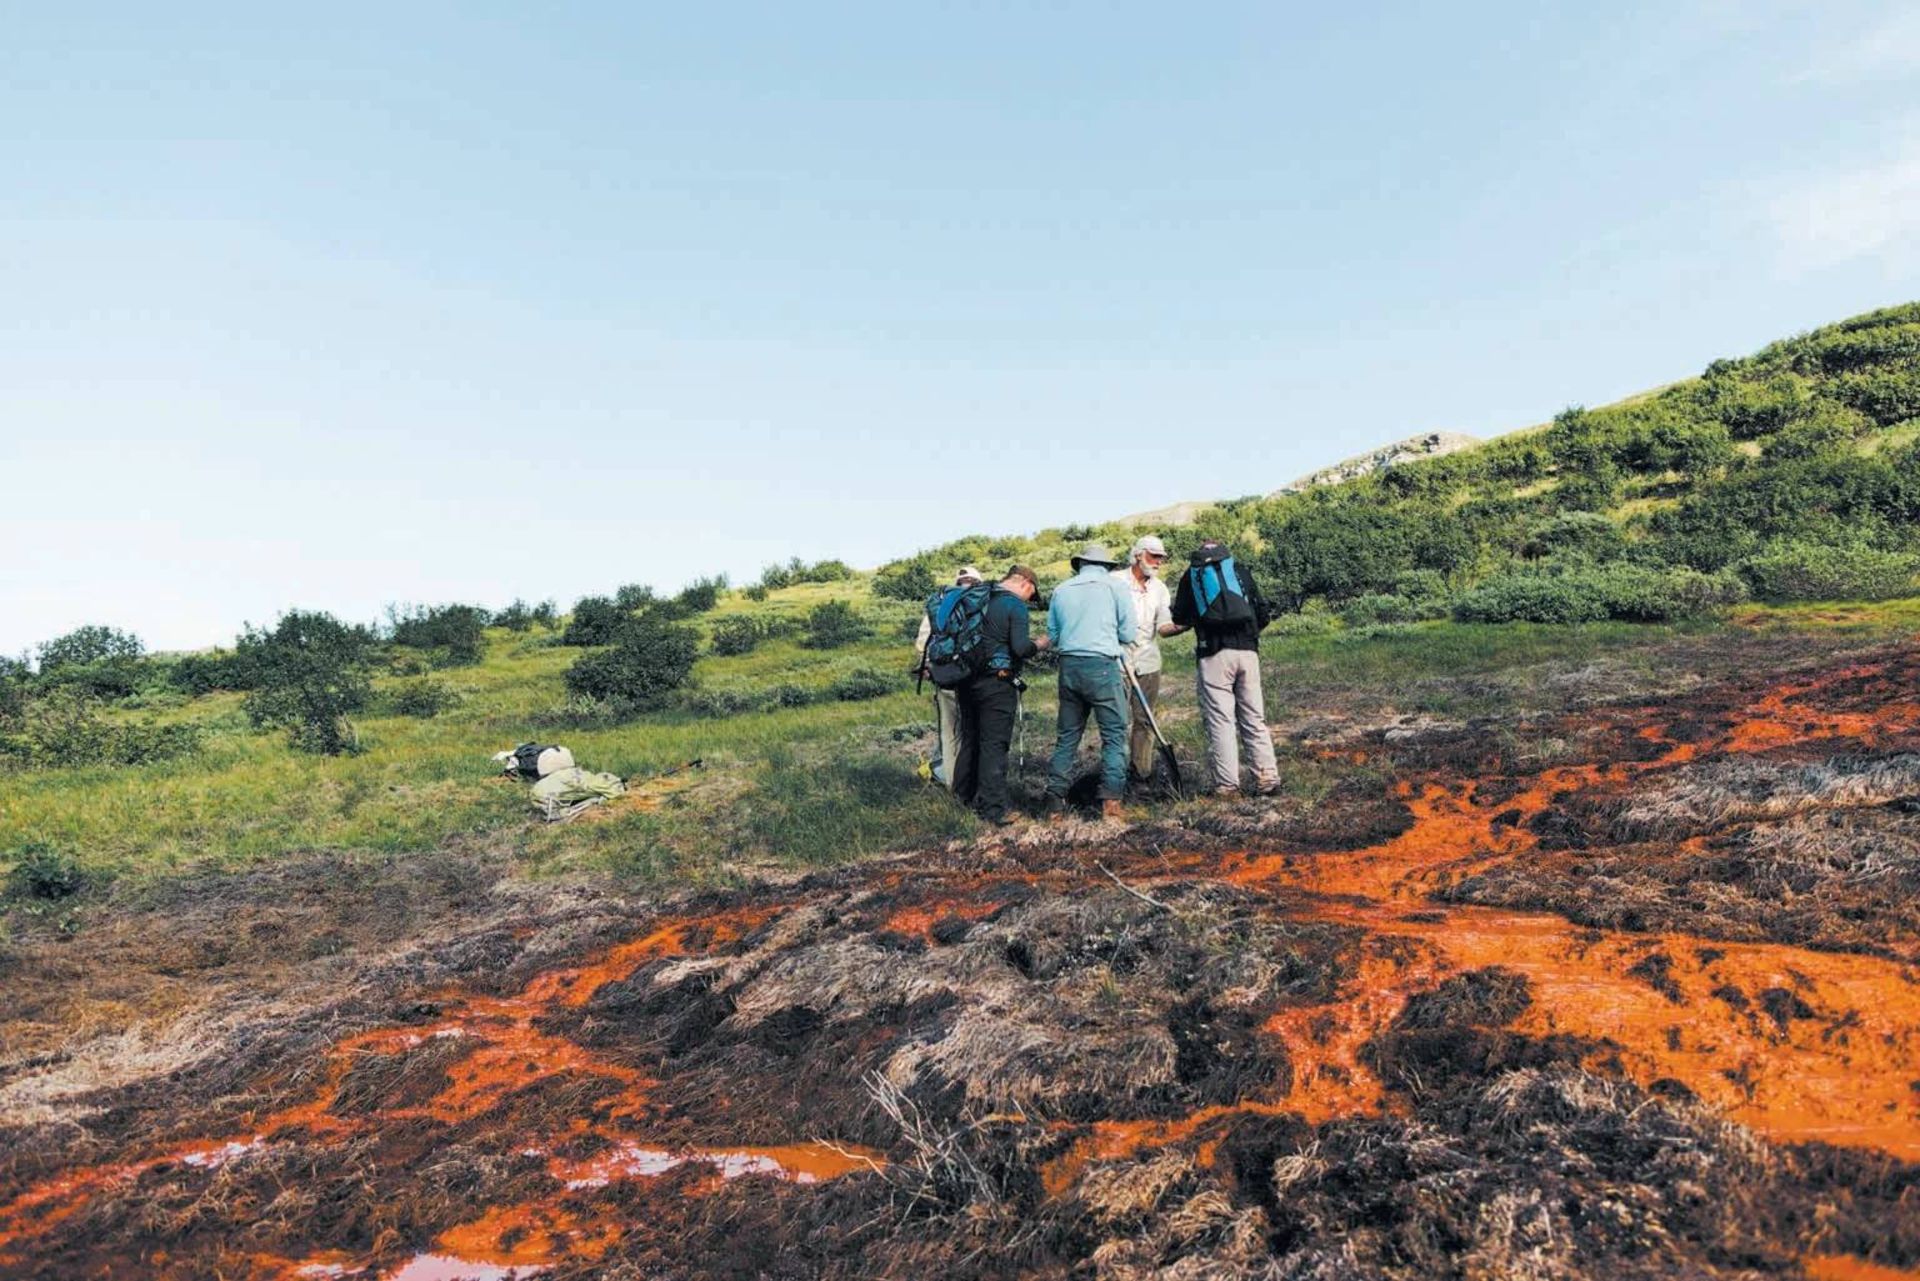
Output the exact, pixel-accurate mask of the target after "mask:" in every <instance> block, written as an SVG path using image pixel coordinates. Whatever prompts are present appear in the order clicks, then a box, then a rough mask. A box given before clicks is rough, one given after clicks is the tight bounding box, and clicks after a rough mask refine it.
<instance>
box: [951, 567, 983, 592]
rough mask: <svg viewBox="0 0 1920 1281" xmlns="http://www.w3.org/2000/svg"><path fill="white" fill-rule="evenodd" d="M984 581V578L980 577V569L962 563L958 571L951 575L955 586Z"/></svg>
mask: <svg viewBox="0 0 1920 1281" xmlns="http://www.w3.org/2000/svg"><path fill="white" fill-rule="evenodd" d="M985 581H986V580H985V579H984V578H982V577H980V571H979V570H977V569H975V568H974V567H973V566H971V565H962V566H961V567H960V572H959V573H957V574H955V575H954V576H953V585H954V586H955V587H965V586H966V585H967V584H969V583H983V582H985Z"/></svg>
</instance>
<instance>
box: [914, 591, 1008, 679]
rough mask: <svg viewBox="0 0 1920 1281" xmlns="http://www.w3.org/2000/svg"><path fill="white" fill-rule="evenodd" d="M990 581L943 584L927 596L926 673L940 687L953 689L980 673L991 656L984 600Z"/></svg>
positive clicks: (990, 593)
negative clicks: (955, 584) (970, 585)
mask: <svg viewBox="0 0 1920 1281" xmlns="http://www.w3.org/2000/svg"><path fill="white" fill-rule="evenodd" d="M992 599H993V585H992V584H991V583H976V584H974V585H973V586H972V587H947V588H943V589H942V590H940V591H937V592H935V593H934V594H933V595H931V596H929V597H928V598H927V620H928V622H930V623H931V624H932V626H933V630H932V632H931V634H930V635H929V636H928V637H927V656H926V670H927V676H928V678H929V679H931V680H932V681H933V683H934V684H935V685H936V686H938V687H939V688H941V689H955V688H957V687H959V686H961V685H964V684H966V683H967V682H968V681H970V680H972V679H973V678H974V677H975V676H981V675H984V674H985V673H986V672H987V670H988V668H989V665H990V663H991V661H992V658H993V648H992V646H991V645H989V644H988V643H987V628H986V623H987V602H989V601H991V600H992Z"/></svg>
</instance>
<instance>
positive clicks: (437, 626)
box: [389, 605, 492, 667]
mask: <svg viewBox="0 0 1920 1281" xmlns="http://www.w3.org/2000/svg"><path fill="white" fill-rule="evenodd" d="M389 614H390V617H391V618H392V632H391V636H392V639H393V643H394V644H396V645H404V646H405V647H407V648H408V649H417V650H426V651H429V652H430V653H431V655H432V661H433V665H434V666H435V667H471V666H473V665H474V664H475V663H478V662H479V661H480V659H481V656H482V655H483V654H484V653H485V652H486V645H487V624H488V623H489V622H491V621H492V616H491V615H490V614H488V613H487V611H486V610H484V609H482V608H480V607H479V606H478V605H434V606H416V607H414V608H412V609H410V610H407V611H406V612H404V613H402V612H399V611H392V610H390V611H389Z"/></svg>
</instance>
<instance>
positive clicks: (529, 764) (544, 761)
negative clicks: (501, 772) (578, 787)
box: [495, 743, 573, 779]
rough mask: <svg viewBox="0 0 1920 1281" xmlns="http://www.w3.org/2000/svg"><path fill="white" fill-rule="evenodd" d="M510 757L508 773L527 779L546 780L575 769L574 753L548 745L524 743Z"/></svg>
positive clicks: (507, 763)
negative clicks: (555, 774)
mask: <svg viewBox="0 0 1920 1281" xmlns="http://www.w3.org/2000/svg"><path fill="white" fill-rule="evenodd" d="M510 756H511V759H510V760H509V761H507V762H506V765H507V772H508V773H511V774H516V775H518V776H519V777H521V778H525V779H540V778H545V777H546V776H547V775H549V774H554V773H558V772H559V771H560V770H563V769H572V768H573V753H572V752H570V751H568V750H567V749H566V748H564V747H554V746H552V745H551V744H548V743H522V744H520V746H518V747H516V748H514V749H513V751H512V753H511V754H510ZM495 759H498V758H497V757H496V758H495Z"/></svg>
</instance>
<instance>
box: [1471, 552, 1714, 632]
mask: <svg viewBox="0 0 1920 1281" xmlns="http://www.w3.org/2000/svg"><path fill="white" fill-rule="evenodd" d="M1745 595H1746V588H1745V585H1744V584H1743V583H1742V582H1741V581H1740V580H1739V578H1738V577H1737V576H1735V575H1731V574H1703V573H1700V572H1698V571H1695V570H1690V569H1659V568H1652V567H1648V566H1642V565H1628V564H1619V563H1615V564H1608V565H1596V566H1576V567H1575V568H1573V569H1570V570H1566V571H1564V572H1560V573H1541V572H1534V573H1511V574H1504V575H1501V576H1499V577H1496V578H1492V579H1489V580H1488V581H1486V582H1484V583H1482V584H1481V585H1480V586H1479V587H1476V588H1475V589H1474V590H1472V591H1471V592H1468V593H1467V594H1466V595H1465V596H1463V597H1461V598H1460V600H1459V601H1457V602H1455V604H1454V607H1453V615H1454V617H1455V618H1457V619H1459V620H1460V621H1461V622H1467V623H1593V622H1599V621H1600V620H1602V619H1608V618H1614V619H1620V620H1623V621H1626V622H1636V623H1656V622H1667V621H1671V620H1673V619H1679V618H1693V617H1696V616H1698V615H1701V614H1704V613H1708V612H1710V611H1712V610H1714V609H1717V608H1720V607H1722V606H1725V605H1729V604H1733V603H1735V602H1737V601H1739V600H1742V599H1744V597H1745Z"/></svg>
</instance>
